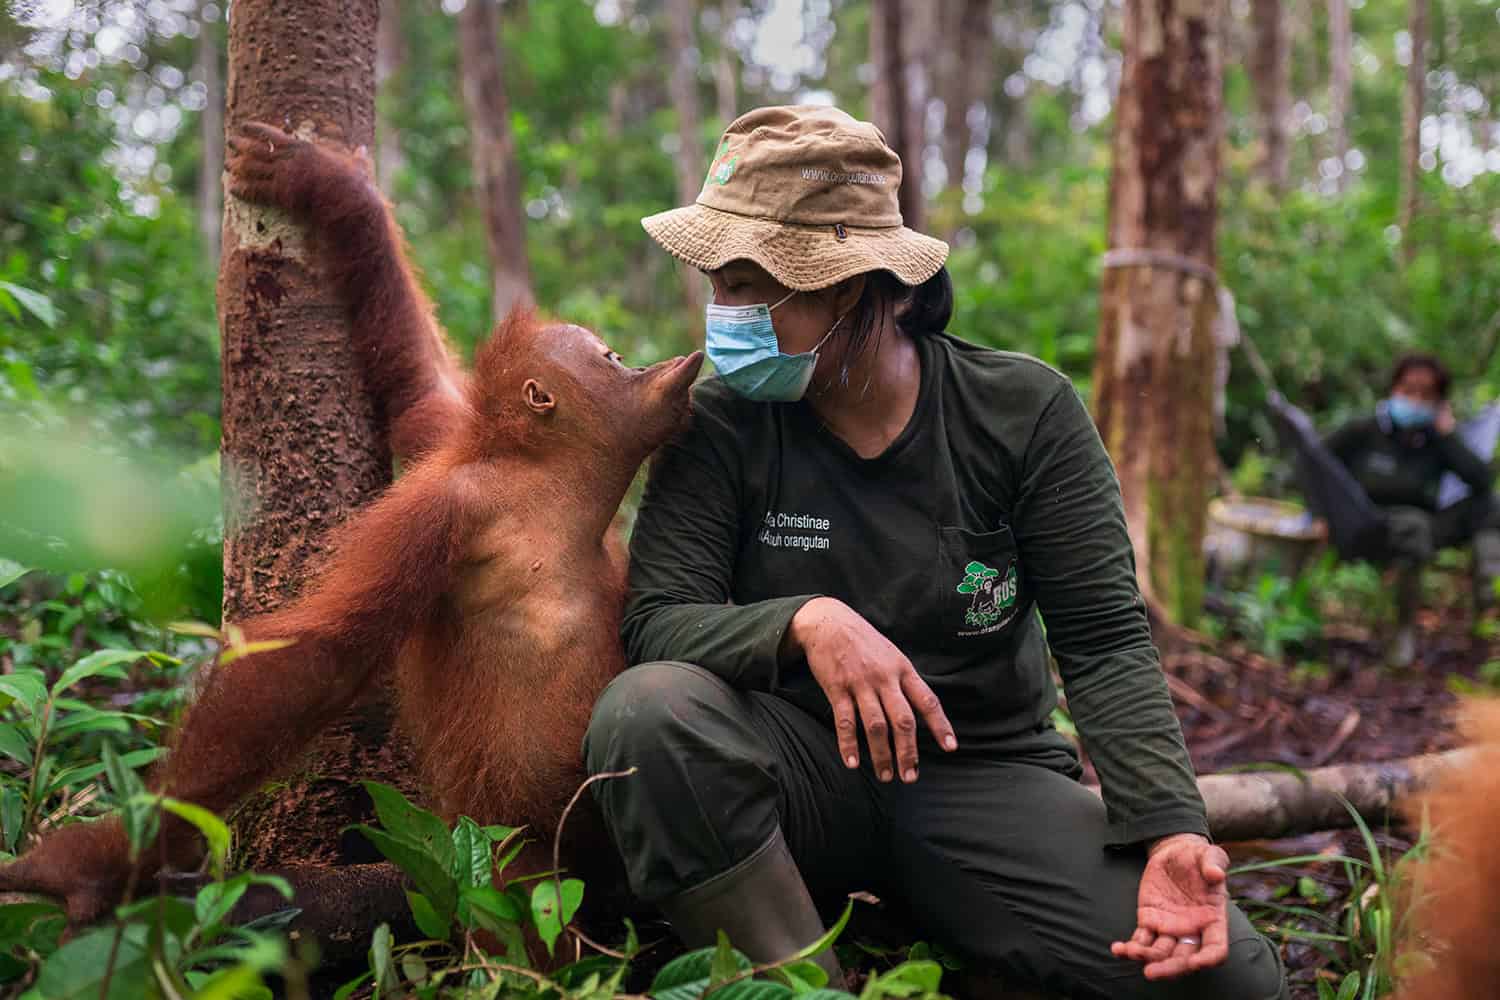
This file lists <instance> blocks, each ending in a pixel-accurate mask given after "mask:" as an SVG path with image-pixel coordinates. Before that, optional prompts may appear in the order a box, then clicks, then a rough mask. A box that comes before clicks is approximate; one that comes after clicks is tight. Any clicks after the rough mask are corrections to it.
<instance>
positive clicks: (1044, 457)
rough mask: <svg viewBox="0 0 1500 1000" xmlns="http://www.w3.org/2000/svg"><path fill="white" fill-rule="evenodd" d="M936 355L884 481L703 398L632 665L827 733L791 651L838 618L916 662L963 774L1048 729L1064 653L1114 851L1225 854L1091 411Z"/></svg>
mask: <svg viewBox="0 0 1500 1000" xmlns="http://www.w3.org/2000/svg"><path fill="white" fill-rule="evenodd" d="M917 344H918V349H919V352H920V356H921V363H922V379H921V387H920V390H919V395H918V398H917V403H916V409H915V411H914V412H913V414H912V418H911V420H910V422H909V423H908V425H907V427H906V428H905V430H904V431H903V432H902V433H901V434H900V436H899V437H898V438H897V439H896V440H895V441H894V442H893V443H892V444H891V446H890V447H889V448H888V449H887V450H886V451H885V452H884V453H882V454H881V455H879V456H877V457H875V458H871V459H864V458H861V457H859V456H858V455H857V454H856V453H855V452H854V451H853V450H852V449H850V448H849V447H848V446H847V445H846V444H844V443H843V441H841V440H840V439H839V438H837V437H836V436H835V435H833V434H831V433H830V432H828V431H827V430H826V429H825V428H824V427H823V426H822V424H821V423H820V421H819V420H818V418H817V416H816V414H815V413H814V412H813V410H812V409H811V407H810V406H808V405H807V404H806V403H802V402H799V403H773V404H768V403H755V402H750V401H747V400H744V399H742V398H740V397H738V396H736V395H735V394H734V393H733V392H732V391H731V390H730V389H729V388H728V387H727V386H725V385H724V384H723V383H722V382H720V381H719V380H717V379H710V380H708V381H706V382H703V383H701V384H700V385H699V386H698V387H697V389H696V390H695V395H694V422H693V426H692V428H691V430H690V431H689V432H688V433H687V434H686V435H685V436H684V437H683V438H682V439H681V440H680V441H678V442H677V443H675V444H673V445H671V446H669V447H667V448H666V449H664V451H663V452H662V453H661V454H660V455H659V456H658V458H657V460H656V462H655V463H654V464H653V466H652V470H651V475H650V479H649V482H648V484H647V487H646V494H645V498H644V500H643V502H642V505H641V509H640V516H639V519H638V520H637V522H636V526H635V534H634V538H633V540H632V543H631V553H630V555H631V559H630V563H631V569H630V595H629V598H628V602H627V605H626V609H625V618H624V625H623V634H624V640H625V647H626V653H627V656H628V657H629V660H630V662H632V663H639V662H644V661H648V660H663V659H674V660H686V661H690V662H693V663H697V664H700V665H702V666H703V667H706V668H707V669H709V670H711V671H713V672H715V673H717V674H718V675H719V676H721V677H723V678H724V679H725V680H727V681H728V682H729V683H731V684H732V685H734V686H736V687H740V688H744V689H754V690H761V691H774V692H776V693H778V694H779V695H781V696H783V697H786V698H787V699H789V700H791V701H793V702H795V703H797V704H798V705H800V706H801V707H803V708H804V709H806V710H807V711H809V712H811V713H813V714H815V715H817V716H819V717H821V718H826V719H829V720H830V721H831V710H830V709H829V706H828V702H827V699H826V698H825V697H824V695H823V693H822V691H821V689H819V688H818V686H817V683H816V681H815V680H814V679H813V677H812V675H811V673H810V672H809V671H808V669H807V665H806V662H805V661H804V660H801V659H800V658H797V660H796V662H787V661H786V660H784V659H783V658H781V656H780V653H779V651H780V649H781V640H782V636H783V634H784V633H785V631H786V629H787V627H788V625H789V624H790V621H791V618H792V616H793V615H794V614H795V613H796V612H797V610H798V608H800V607H801V606H802V605H803V604H804V603H805V602H806V601H808V600H810V599H811V598H813V597H815V596H820V595H827V596H831V597H836V598H838V599H840V600H842V601H844V602H845V603H846V604H848V605H849V606H851V607H852V608H853V609H854V610H855V611H857V612H858V613H859V614H861V615H862V616H863V617H864V618H865V619H866V620H868V621H869V622H870V623H871V624H872V625H873V626H874V627H875V628H876V629H878V630H879V631H880V632H881V633H882V634H883V635H885V636H886V637H887V638H889V639H890V640H891V641H892V642H893V643H895V644H896V646H898V647H899V648H900V649H901V650H902V652H904V653H905V654H906V655H907V656H908V657H909V658H910V659H911V661H912V664H913V665H914V666H915V668H916V670H917V672H918V673H919V674H921V676H922V678H923V679H924V680H925V681H926V682H927V683H928V684H929V685H931V687H932V689H933V691H934V692H935V693H936V694H937V696H938V697H939V699H941V701H942V704H943V708H944V710H945V711H946V712H947V714H948V718H949V719H950V720H951V721H952V723H953V726H954V729H955V730H956V732H957V735H958V740H959V747H960V752H980V753H982V752H983V751H984V750H985V749H986V747H987V746H994V745H996V744H998V743H999V742H1000V741H1002V740H1003V739H1005V738H1006V737H1008V736H1014V735H1016V734H1018V733H1022V732H1027V731H1034V730H1036V729H1037V728H1038V727H1039V726H1043V725H1046V724H1047V720H1048V718H1049V716H1050V714H1051V711H1052V709H1053V708H1054V707H1055V705H1056V701H1057V692H1056V690H1055V688H1054V685H1053V683H1052V676H1051V671H1050V668H1049V659H1048V648H1049V645H1050V648H1051V652H1052V654H1053V655H1054V656H1055V657H1056V659H1057V663H1058V668H1059V671H1060V673H1061V675H1062V678H1063V683H1064V684H1065V686H1066V687H1067V692H1068V705H1069V708H1070V710H1071V711H1072V714H1073V718H1074V721H1075V723H1076V724H1077V726H1078V730H1079V733H1080V735H1081V736H1082V738H1083V741H1084V744H1085V746H1086V747H1087V749H1088V751H1089V754H1090V757H1091V759H1092V760H1093V762H1094V766H1095V769H1096V770H1097V772H1098V774H1099V779H1100V782H1101V784H1102V786H1103V792H1104V801H1105V804H1106V806H1107V807H1108V809H1109V813H1110V819H1111V823H1112V824H1113V828H1114V835H1115V838H1114V839H1115V842H1117V843H1121V844H1125V843H1134V842H1137V841H1144V840H1150V839H1154V838H1157V837H1161V836H1165V835H1167V834H1171V833H1181V832H1196V833H1206V832H1207V823H1206V820H1205V818H1204V811H1203V803H1202V800H1201V799H1200V797H1199V795H1198V789H1197V785H1196V783H1195V782H1194V778H1193V774H1192V769H1191V766H1190V764H1189V762H1188V758H1187V753H1186V751H1185V749H1184V747H1183V742H1182V734H1181V730H1180V728H1179V726H1178V723H1177V719H1176V716H1175V715H1174V714H1173V711H1172V704H1171V700H1170V697H1169V695H1168V693H1167V688H1166V683H1165V679H1164V677H1163V676H1162V672H1161V668H1160V664H1159V662H1158V660H1157V655H1156V651H1155V648H1154V647H1153V646H1152V644H1151V636H1150V631H1149V628H1148V626H1147V622H1146V614H1145V606H1144V602H1143V601H1142V600H1141V597H1140V593H1139V590H1138V587H1137V584H1136V579H1135V567H1134V559H1133V556H1132V552H1131V546H1130V540H1129V538H1128V536H1127V535H1126V530H1125V519H1124V514H1123V511H1122V507H1121V503H1120V491H1119V485H1118V482H1117V480H1116V479H1115V475H1114V469H1113V467H1112V466H1111V465H1110V462H1109V459H1108V457H1107V456H1106V454H1105V451H1104V447H1103V444H1102V442H1101V441H1100V439H1099V435H1098V433H1097V432H1096V430H1095V428H1094V425H1093V422H1092V421H1091V420H1090V418H1089V415H1088V412H1087V410H1086V409H1085V407H1084V405H1083V402H1082V400H1081V399H1080V398H1079V397H1078V394H1077V392H1076V391H1075V390H1074V389H1073V387H1072V385H1071V384H1070V383H1069V382H1068V381H1067V379H1066V378H1064V377H1063V376H1062V375H1061V374H1059V373H1058V372H1056V371H1054V370H1053V369H1051V368H1049V367H1047V366H1046V365H1044V364H1042V363H1041V362H1039V361H1036V360H1035V359H1032V358H1028V357H1025V356H1022V355H1017V354H1010V353H1004V352H999V351H992V350H987V349H984V348H980V347H976V346H974V345H971V344H968V343H966V342H964V341H962V340H959V339H957V338H954V337H951V336H949V335H946V334H938V335H932V336H927V337H920V338H918V339H917ZM1038 610H1040V612H1041V617H1042V618H1043V619H1045V622H1046V633H1045V636H1044V634H1043V629H1042V624H1041V622H1040V621H1039V620H1038V615H1037V611H1038ZM921 735H922V738H923V739H924V741H925V747H924V752H937V751H936V749H935V745H934V743H933V740H932V738H931V735H930V734H929V733H928V732H927V731H926V730H925V729H923V730H922V734H921Z"/></svg>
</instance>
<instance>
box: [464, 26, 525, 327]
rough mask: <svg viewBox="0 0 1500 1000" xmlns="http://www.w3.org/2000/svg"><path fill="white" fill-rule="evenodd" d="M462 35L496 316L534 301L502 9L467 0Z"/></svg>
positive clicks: (466, 105) (466, 94) (471, 142)
mask: <svg viewBox="0 0 1500 1000" xmlns="http://www.w3.org/2000/svg"><path fill="white" fill-rule="evenodd" d="M458 39H459V41H458V54H459V64H460V70H461V72H462V75H463V92H464V111H465V113H466V114H467V116H468V119H469V148H470V152H471V155H472V157H473V161H474V185H475V187H476V189H477V191H478V195H479V203H480V207H481V209H482V211H483V213H484V223H485V234H486V236H487V237H488V240H489V247H490V273H491V275H492V285H493V288H494V298H493V301H492V312H493V313H494V316H495V318H496V319H497V320H498V319H502V318H504V317H505V316H506V315H507V314H508V313H509V312H510V311H511V309H513V308H516V307H525V306H528V305H530V304H531V303H532V301H533V299H532V293H531V266H530V264H529V263H528V261H527V259H526V216H525V214H524V213H523V212H522V211H521V178H520V175H519V171H518V169H517V165H516V148H515V138H514V137H513V136H512V135H511V131H510V101H509V100H508V99H507V97H506V95H505V78H504V76H503V75H502V73H501V65H502V60H503V58H504V56H503V51H502V48H501V45H500V11H499V8H498V7H497V6H496V5H495V0H469V2H468V3H467V4H466V5H465V6H464V9H463V12H462V13H461V14H459V15H458Z"/></svg>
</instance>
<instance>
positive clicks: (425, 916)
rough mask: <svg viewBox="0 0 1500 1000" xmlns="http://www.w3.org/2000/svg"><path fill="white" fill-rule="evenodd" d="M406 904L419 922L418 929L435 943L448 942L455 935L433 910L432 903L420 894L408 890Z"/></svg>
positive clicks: (450, 927)
mask: <svg viewBox="0 0 1500 1000" xmlns="http://www.w3.org/2000/svg"><path fill="white" fill-rule="evenodd" d="M406 902H407V904H408V905H409V906H410V907H411V915H412V917H413V918H415V919H416V921H417V929H418V930H420V931H421V932H422V933H423V934H425V935H427V936H428V937H429V938H431V939H432V940H434V941H446V940H448V938H449V936H450V935H451V934H452V933H453V928H452V926H451V925H450V924H449V923H448V922H447V921H445V920H444V919H443V918H442V917H440V916H438V912H437V911H436V910H434V909H433V908H432V903H431V902H429V901H428V899H427V897H426V896H424V895H422V894H421V893H420V892H412V891H411V890H410V889H408V890H406Z"/></svg>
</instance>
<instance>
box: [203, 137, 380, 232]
mask: <svg viewBox="0 0 1500 1000" xmlns="http://www.w3.org/2000/svg"><path fill="white" fill-rule="evenodd" d="M226 147H227V151H226V155H225V158H224V169H225V170H226V171H227V172H228V175H229V176H228V181H227V186H228V190H229V193H230V194H232V195H234V196H235V197H236V198H241V199H243V200H245V201H250V202H255V203H256V204H261V205H274V206H275V207H277V208H281V209H285V210H286V211H288V212H291V213H293V214H294V215H298V216H302V217H305V218H311V219H312V220H313V221H315V222H316V221H319V220H318V219H317V215H318V210H319V208H320V207H322V206H338V210H339V211H344V212H346V211H347V209H348V200H349V198H348V193H349V192H350V191H352V190H360V189H363V188H369V189H370V192H369V193H370V197H371V199H372V201H373V203H376V204H378V203H379V194H378V193H377V192H376V191H375V189H374V186H373V185H372V184H371V183H370V180H369V177H368V175H367V173H366V171H364V170H363V169H361V167H360V164H359V161H358V160H357V159H356V158H355V157H353V156H350V155H346V154H343V153H339V152H336V151H334V150H332V149H328V148H325V147H323V146H320V145H317V144H315V143H311V142H308V141H307V140H305V139H299V138H297V137H296V136H295V135H292V134H291V133H289V132H283V131H282V130H281V129H279V128H277V127H276V126H274V125H267V124H265V123H264V122H248V123H246V124H244V125H241V126H240V127H239V129H238V130H236V132H235V134H234V135H231V136H230V137H229V139H228V140H227V142H226ZM335 192H336V193H337V194H338V197H331V195H332V194H334V193H335Z"/></svg>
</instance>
